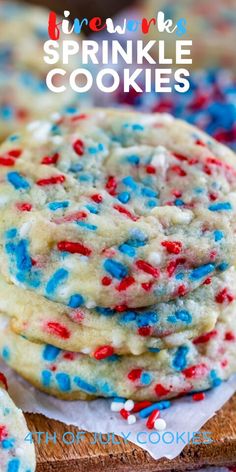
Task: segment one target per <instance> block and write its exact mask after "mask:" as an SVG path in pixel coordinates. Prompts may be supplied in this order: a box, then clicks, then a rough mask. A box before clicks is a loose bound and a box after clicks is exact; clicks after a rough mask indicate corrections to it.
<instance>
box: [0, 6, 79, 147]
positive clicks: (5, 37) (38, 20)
mask: <svg viewBox="0 0 236 472" xmlns="http://www.w3.org/2000/svg"><path fill="white" fill-rule="evenodd" d="M48 13H49V11H48V10H47V9H43V8H40V7H35V6H30V5H28V4H24V3H12V2H0V141H2V140H3V139H4V138H5V137H6V136H8V135H9V134H11V133H14V132H15V131H17V130H18V129H19V128H20V127H21V126H22V125H24V124H25V122H28V121H31V120H35V119H39V118H41V117H42V115H43V116H47V114H51V113H53V112H56V111H61V110H65V108H68V107H70V106H71V104H72V103H73V102H75V101H76V103H77V106H78V102H79V103H80V101H84V102H86V104H88V101H87V100H88V96H87V95H85V94H81V95H80V96H79V97H78V93H76V92H74V91H73V90H72V89H71V87H69V86H67V87H66V90H65V91H64V92H61V93H53V92H51V91H50V90H49V89H48V87H47V85H46V76H47V73H48V72H49V71H50V70H51V69H53V68H55V67H56V68H57V67H59V68H60V67H61V68H63V69H64V70H66V71H68V72H70V71H73V70H74V69H75V68H76V67H79V63H78V62H79V61H78V58H77V59H76V57H75V56H74V57H73V56H72V57H71V58H70V61H69V64H68V65H64V64H62V62H60V61H58V63H57V64H56V65H50V64H46V62H44V59H43V56H44V50H43V47H44V43H45V41H47V40H48V39H49V37H48V31H47V28H48ZM70 39H71V36H70ZM76 40H77V41H80V36H76ZM65 77H66V76H65ZM65 77H63V76H62V75H59V74H57V75H55V78H54V80H53V83H54V85H57V86H58V87H59V86H60V85H63V84H65V85H66V83H65V81H66V80H68V77H67V79H65Z"/></svg>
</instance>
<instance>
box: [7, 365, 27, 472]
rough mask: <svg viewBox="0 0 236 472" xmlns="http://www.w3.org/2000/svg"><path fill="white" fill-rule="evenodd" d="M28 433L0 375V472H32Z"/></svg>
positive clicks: (21, 415) (22, 417)
mask: <svg viewBox="0 0 236 472" xmlns="http://www.w3.org/2000/svg"><path fill="white" fill-rule="evenodd" d="M28 433H29V431H28V428H27V424H26V421H25V419H24V416H23V413H22V411H21V410H20V409H19V408H17V407H16V406H15V405H14V403H13V401H12V400H11V398H10V396H9V395H8V393H7V391H6V379H5V377H4V375H3V374H1V373H0V469H1V472H33V471H34V470H35V467H36V463H35V451H34V446H33V444H31V443H30V442H29V441H25V438H26V437H27V435H28Z"/></svg>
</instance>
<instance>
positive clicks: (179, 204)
mask: <svg viewBox="0 0 236 472" xmlns="http://www.w3.org/2000/svg"><path fill="white" fill-rule="evenodd" d="M174 204H175V206H183V205H184V201H183V200H181V198H176V199H175V201H174Z"/></svg>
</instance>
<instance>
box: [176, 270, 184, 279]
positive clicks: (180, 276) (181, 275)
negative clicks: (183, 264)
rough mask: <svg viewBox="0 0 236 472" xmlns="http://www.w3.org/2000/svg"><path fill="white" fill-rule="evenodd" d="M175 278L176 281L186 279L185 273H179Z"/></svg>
mask: <svg viewBox="0 0 236 472" xmlns="http://www.w3.org/2000/svg"><path fill="white" fill-rule="evenodd" d="M175 278H176V280H183V278H184V273H183V272H179V273H178V274H176V276H175Z"/></svg>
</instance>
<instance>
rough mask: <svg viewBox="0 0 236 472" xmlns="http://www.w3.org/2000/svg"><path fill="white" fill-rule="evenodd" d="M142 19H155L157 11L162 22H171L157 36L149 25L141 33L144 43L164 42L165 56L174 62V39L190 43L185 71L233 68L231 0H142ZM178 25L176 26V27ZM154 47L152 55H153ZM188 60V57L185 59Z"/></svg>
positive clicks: (235, 64)
mask: <svg viewBox="0 0 236 472" xmlns="http://www.w3.org/2000/svg"><path fill="white" fill-rule="evenodd" d="M142 3H143V10H142V16H144V17H146V18H148V19H149V20H150V19H151V18H153V17H154V18H155V19H156V18H157V14H158V12H160V11H161V12H163V13H164V15H165V20H167V19H169V20H171V21H172V25H173V26H171V28H170V30H171V31H173V33H172V34H169V31H168V32H167V31H165V30H164V27H163V31H164V32H163V31H162V32H161V33H159V30H158V26H156V25H155V24H154V25H153V24H151V26H150V30H149V34H148V35H147V34H145V35H144V37H143V39H144V41H145V42H148V41H149V40H156V39H157V36H158V38H159V39H161V40H164V41H165V54H166V56H165V57H167V58H172V59H173V64H174V63H175V57H174V52H175V43H176V41H178V40H183V41H186V40H187V41H189V40H192V46H189V45H188V46H187V49H190V51H191V52H190V57H191V59H192V64H188V65H186V68H187V69H188V70H189V69H199V68H203V69H210V68H211V69H214V68H216V67H228V68H230V69H234V70H235V68H236V62H235V51H234V42H235V26H236V24H235V15H234V14H233V12H234V10H235V3H234V0H218V1H217V4H216V3H215V1H214V0H208V2H205V0H198V2H195V1H194V0H182V2H175V0H159V1H158V2H156V0H145V1H144V0H143V2H142ZM177 25H178V26H177ZM155 50H156V48H155V47H153V48H152V53H153V54H154V56H156V53H155ZM156 59H158V58H156ZM186 59H189V56H186Z"/></svg>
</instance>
